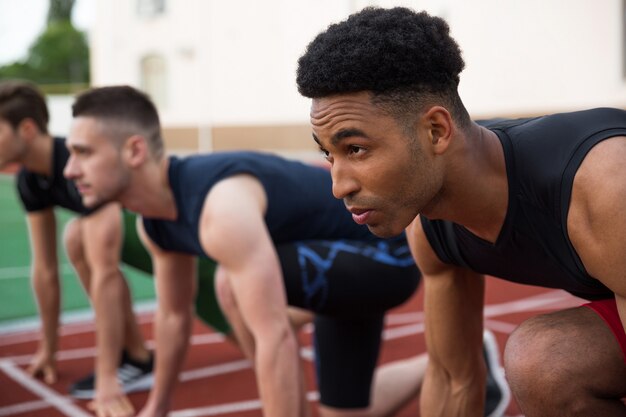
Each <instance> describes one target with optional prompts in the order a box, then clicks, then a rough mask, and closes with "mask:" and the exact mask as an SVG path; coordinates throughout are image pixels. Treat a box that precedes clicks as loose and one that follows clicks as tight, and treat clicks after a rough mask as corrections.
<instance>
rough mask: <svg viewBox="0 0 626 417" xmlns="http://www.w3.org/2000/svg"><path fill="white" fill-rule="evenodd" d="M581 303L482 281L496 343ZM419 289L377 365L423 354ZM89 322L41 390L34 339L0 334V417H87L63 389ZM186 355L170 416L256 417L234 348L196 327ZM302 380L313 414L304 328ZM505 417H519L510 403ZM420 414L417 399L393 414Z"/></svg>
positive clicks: (85, 349) (87, 339)
mask: <svg viewBox="0 0 626 417" xmlns="http://www.w3.org/2000/svg"><path fill="white" fill-rule="evenodd" d="M581 303H582V300H580V299H578V298H575V297H573V296H571V295H569V294H567V293H565V292H563V291H560V290H546V289H540V288H535V287H528V286H522V285H517V284H512V283H508V282H505V281H501V280H498V279H495V278H488V279H487V291H486V307H485V326H486V327H487V328H489V329H491V330H492V331H493V332H494V334H495V335H496V338H497V339H498V342H499V344H500V352H501V353H502V349H503V347H504V343H505V342H506V339H507V337H508V335H509V334H510V333H511V332H512V331H513V329H514V328H515V327H516V326H517V325H518V324H519V323H520V322H521V321H522V320H524V319H525V318H527V317H530V316H532V315H536V314H538V313H542V312H547V311H553V310H556V309H561V308H568V307H573V306H577V305H580V304H581ZM421 311H422V291H421V290H419V291H418V292H417V293H416V295H415V296H414V297H413V298H412V299H411V300H409V302H407V303H406V304H405V305H403V306H401V307H399V308H396V309H394V310H392V311H391V312H390V314H389V315H388V317H387V324H386V329H385V333H384V338H385V342H384V345H383V349H382V353H381V360H380V362H381V363H386V362H389V361H392V360H397V359H401V358H406V357H410V356H413V355H416V354H419V353H421V352H424V350H425V346H424V337H423V330H424V327H423V315H422V313H421ZM139 319H140V322H141V323H142V330H143V332H144V335H145V337H146V338H147V340H152V319H153V316H152V314H151V313H142V314H141V315H140V316H139ZM93 330H94V327H93V321H85V322H83V323H72V324H67V325H64V326H63V329H62V337H61V341H60V352H59V354H58V369H59V380H58V382H57V383H55V384H54V385H51V386H48V385H45V384H44V383H43V382H41V381H40V380H37V379H33V378H31V377H30V376H28V375H27V374H26V373H25V368H26V364H27V363H28V362H29V359H30V357H31V355H32V353H33V352H34V350H35V347H36V340H37V333H36V332H34V331H21V332H20V331H16V332H14V333H3V334H0V417H2V416H16V417H22V416H38V417H39V416H41V417H43V416H47V417H57V416H71V417H83V416H89V415H90V413H89V412H88V411H87V408H86V405H87V401H78V400H73V399H71V398H70V397H68V396H67V390H68V387H69V385H70V384H71V383H72V382H73V381H75V380H76V379H78V378H80V377H83V376H84V375H85V374H87V373H89V372H90V370H91V369H93V360H94V355H95V349H94V344H95V338H94V333H93ZM193 333H194V335H193V337H192V341H191V347H190V349H189V352H188V354H187V358H186V361H185V364H184V370H183V373H182V374H181V377H180V379H181V383H180V384H179V385H178V387H177V389H176V392H175V397H174V401H173V403H172V412H171V413H170V416H171V417H199V416H229V417H255V416H261V415H262V412H261V410H260V407H261V404H260V402H259V400H258V393H257V388H256V383H255V379H254V375H253V372H252V370H251V368H250V363H249V362H248V361H246V360H245V359H244V358H243V356H242V355H241V353H240V352H239V351H238V349H237V348H236V347H234V346H233V345H231V344H230V343H229V342H228V341H225V340H224V339H223V338H222V337H221V336H220V335H219V334H216V333H214V332H212V331H211V330H209V329H208V328H206V327H205V326H203V325H202V324H200V323H199V322H196V323H195V325H194V332H193ZM299 337H300V341H301V344H302V350H301V352H302V357H303V359H304V363H305V371H306V373H307V380H308V387H309V388H308V392H309V400H310V402H311V404H312V407H313V410H314V416H317V413H316V406H317V391H316V387H315V382H314V381H315V377H314V369H313V363H312V362H311V334H310V329H307V328H305V329H304V330H303V331H302V332H301V334H300V335H299ZM130 399H131V401H132V402H133V404H134V406H135V408H136V409H140V408H141V406H142V405H143V404H144V403H145V401H146V399H147V393H135V394H131V395H130ZM506 415H507V416H515V417H517V416H520V415H521V413H520V412H519V409H518V407H517V406H516V404H515V403H514V401H512V402H511V404H510V405H509V407H508V410H507V414H506ZM398 416H400V417H409V416H412V417H414V416H419V411H418V405H417V399H415V400H414V401H411V403H410V404H408V405H407V406H406V407H405V408H404V409H403V410H401V411H400V412H399V414H398Z"/></svg>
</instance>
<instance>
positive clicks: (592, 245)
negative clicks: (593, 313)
mask: <svg viewBox="0 0 626 417" xmlns="http://www.w3.org/2000/svg"><path fill="white" fill-rule="evenodd" d="M624 158H626V137H624V136H622V137H615V138H611V139H607V140H605V141H603V142H600V143H599V144H598V145H596V146H595V147H594V148H592V149H591V151H589V153H588V154H587V156H586V157H585V159H584V160H583V162H582V164H581V166H580V168H579V170H578V172H577V173H576V176H575V177H574V184H573V189H572V198H571V203H570V210H569V213H568V217H567V227H568V233H569V237H570V240H571V241H572V244H573V245H574V248H575V249H576V252H577V253H578V255H579V256H580V259H581V260H582V262H583V264H584V266H585V268H586V270H587V272H589V274H590V275H592V276H593V277H595V278H596V279H598V280H600V281H601V282H602V283H603V284H604V285H606V286H607V287H608V288H610V289H611V290H612V291H613V292H614V293H615V299H616V301H617V308H618V311H619V315H620V318H621V321H622V325H624V327H625V328H626V273H625V272H626V216H624V213H626V175H624V173H625V172H624Z"/></svg>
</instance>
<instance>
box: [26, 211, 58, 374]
mask: <svg viewBox="0 0 626 417" xmlns="http://www.w3.org/2000/svg"><path fill="white" fill-rule="evenodd" d="M27 222H28V227H29V234H30V242H31V251H32V278H31V279H32V286H33V290H34V292H35V297H36V299H37V305H38V308H39V316H40V318H41V324H42V332H43V337H42V341H41V343H40V346H39V348H38V352H37V354H36V356H35V358H34V360H33V362H32V364H31V367H30V369H29V370H30V372H31V373H33V374H39V373H43V375H44V379H45V381H46V382H47V383H53V382H55V381H56V371H55V365H54V356H55V354H56V350H57V345H58V333H57V332H58V327H59V313H60V308H61V307H60V306H61V295H60V285H59V268H58V260H57V248H56V219H55V216H54V211H53V209H52V208H49V209H45V210H41V211H36V212H31V213H29V214H28V215H27Z"/></svg>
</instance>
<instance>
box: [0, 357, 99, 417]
mask: <svg viewBox="0 0 626 417" xmlns="http://www.w3.org/2000/svg"><path fill="white" fill-rule="evenodd" d="M0 369H2V370H3V371H4V373H5V374H7V375H8V376H9V377H10V378H11V379H13V380H14V381H15V382H17V383H18V384H20V385H21V386H23V387H24V388H26V389H27V390H28V391H30V392H32V393H33V394H35V395H36V396H37V397H39V398H41V399H42V400H43V401H45V402H46V403H48V404H49V405H50V406H51V407H54V408H56V409H57V410H59V411H60V412H61V413H63V414H65V415H66V416H68V417H91V414H89V413H87V412H86V411H84V410H83V409H81V408H80V407H78V406H76V405H74V404H73V403H72V401H71V400H69V399H67V398H65V397H63V396H61V395H59V394H57V393H56V392H55V391H54V390H52V389H50V388H48V387H46V386H45V385H44V384H42V383H41V382H39V381H37V380H36V379H33V378H31V377H30V375H28V374H27V373H26V372H24V371H23V370H22V369H21V368H19V367H18V366H17V365H15V364H14V363H12V362H11V361H7V360H1V361H0Z"/></svg>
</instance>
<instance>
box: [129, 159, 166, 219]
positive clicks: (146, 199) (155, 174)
mask: <svg viewBox="0 0 626 417" xmlns="http://www.w3.org/2000/svg"><path fill="white" fill-rule="evenodd" d="M168 168H169V159H168V158H162V159H161V160H159V161H154V162H151V163H148V164H146V165H145V166H143V167H142V168H139V171H138V172H137V173H136V175H134V178H133V179H132V180H131V185H130V187H128V189H127V191H126V192H124V194H123V195H122V197H121V198H120V201H121V203H122V205H123V206H124V207H126V208H128V209H129V210H131V211H134V212H136V213H139V214H141V215H142V216H144V217H151V218H159V219H166V220H175V219H176V218H177V216H178V211H177V209H176V201H175V200H174V194H173V192H172V188H171V187H170V183H169V177H168Z"/></svg>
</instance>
